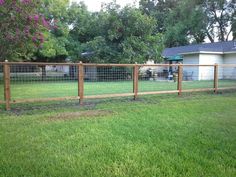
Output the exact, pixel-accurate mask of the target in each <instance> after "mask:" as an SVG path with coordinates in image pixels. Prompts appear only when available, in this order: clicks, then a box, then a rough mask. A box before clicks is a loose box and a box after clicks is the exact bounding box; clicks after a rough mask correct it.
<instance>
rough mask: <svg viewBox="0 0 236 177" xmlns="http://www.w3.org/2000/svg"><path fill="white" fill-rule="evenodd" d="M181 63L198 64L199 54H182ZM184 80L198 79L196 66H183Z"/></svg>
mask: <svg viewBox="0 0 236 177" xmlns="http://www.w3.org/2000/svg"><path fill="white" fill-rule="evenodd" d="M183 64H197V65H198V64H199V54H190V55H184V58H183ZM183 79H184V80H199V67H198V66H184V67H183Z"/></svg>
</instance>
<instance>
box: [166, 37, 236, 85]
mask: <svg viewBox="0 0 236 177" xmlns="http://www.w3.org/2000/svg"><path fill="white" fill-rule="evenodd" d="M162 56H163V58H164V59H165V61H167V62H168V63H170V64H171V63H177V62H182V63H183V64H198V65H204V64H212V65H213V64H236V41H227V42H216V43H205V44H196V45H188V46H180V47H173V48H166V49H164V51H163V53H162ZM183 72H184V75H186V76H191V78H192V79H193V80H208V79H213V76H214V75H213V74H214V72H213V67H206V66H199V67H196V66H195V67H193V66H189V67H187V66H186V67H184V71H183ZM235 76H236V67H227V68H226V67H224V68H219V79H236V78H235Z"/></svg>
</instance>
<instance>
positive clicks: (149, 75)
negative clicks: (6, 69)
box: [0, 63, 236, 101]
mask: <svg viewBox="0 0 236 177" xmlns="http://www.w3.org/2000/svg"><path fill="white" fill-rule="evenodd" d="M9 65H10V78H11V82H10V83H11V84H10V88H11V92H10V93H11V101H15V100H16V101H17V100H24V99H33V100H34V99H35V101H37V99H40V98H62V97H71V96H73V97H77V96H78V93H79V81H78V76H79V72H78V71H79V65H78V64H35V63H30V64H29V63H28V64H24V63H21V64H16V63H9ZM80 66H82V65H80ZM82 67H83V70H84V73H83V78H84V93H82V94H84V95H85V96H101V97H102V96H103V95H108V96H109V95H110V94H126V96H128V95H132V93H133V92H134V90H133V89H134V85H133V84H134V78H135V77H134V65H122V66H120V65H119V66H118V65H92V64H84V65H83V66H82ZM214 67H215V66H214V65H211V66H209V65H208V66H201V65H200V66H199V65H183V66H182V69H183V71H182V78H181V79H180V80H182V90H192V89H212V90H213V88H214V75H215V70H214ZM178 69H179V67H178V65H140V66H139V68H138V92H139V93H144V92H158V91H177V89H178V88H177V87H178V77H179V76H178V74H179V71H178ZM180 73H181V72H180ZM218 81H219V82H218V83H219V84H218V86H219V88H226V87H234V88H236V65H227V66H225V65H219V66H218ZM3 83H4V81H3V65H0V84H1V85H0V101H1V100H4V85H3ZM168 93H169V92H168ZM118 96H119V95H118ZM90 98H91V97H90Z"/></svg>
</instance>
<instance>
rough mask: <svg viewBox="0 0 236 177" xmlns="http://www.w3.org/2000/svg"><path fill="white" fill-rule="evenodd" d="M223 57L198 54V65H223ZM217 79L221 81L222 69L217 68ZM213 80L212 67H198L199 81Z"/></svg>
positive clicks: (220, 55)
mask: <svg viewBox="0 0 236 177" xmlns="http://www.w3.org/2000/svg"><path fill="white" fill-rule="evenodd" d="M223 63H224V60H223V55H222V54H200V55H199V64H200V65H205V64H206V65H207V64H210V65H214V64H223ZM218 73H219V75H218V78H219V79H223V68H222V67H219V71H218ZM213 79H214V67H213V66H200V67H199V80H213Z"/></svg>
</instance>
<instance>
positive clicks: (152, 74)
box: [138, 65, 178, 92]
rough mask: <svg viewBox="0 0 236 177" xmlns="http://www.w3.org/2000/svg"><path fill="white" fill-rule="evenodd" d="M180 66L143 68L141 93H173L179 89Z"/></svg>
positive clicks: (139, 89) (140, 80)
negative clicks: (178, 74)
mask: <svg viewBox="0 0 236 177" xmlns="http://www.w3.org/2000/svg"><path fill="white" fill-rule="evenodd" d="M177 73H178V66H177V65H176V66H164V65H163V66H150V67H149V66H141V67H140V68H139V82H138V91H139V92H152V91H171V90H176V89H177V77H178V76H177Z"/></svg>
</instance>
